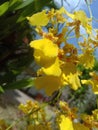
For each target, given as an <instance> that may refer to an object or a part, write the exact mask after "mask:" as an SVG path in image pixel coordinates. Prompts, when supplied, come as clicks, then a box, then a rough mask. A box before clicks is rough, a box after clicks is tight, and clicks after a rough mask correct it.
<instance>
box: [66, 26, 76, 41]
mask: <svg viewBox="0 0 98 130" xmlns="http://www.w3.org/2000/svg"><path fill="white" fill-rule="evenodd" d="M74 28H75V27H73V28H72V29H71V30H69V32H68V33H67V35H66V36H65V38H66V39H67V37H68V35H69V34H70V33H71V32H72V31H73V30H74Z"/></svg>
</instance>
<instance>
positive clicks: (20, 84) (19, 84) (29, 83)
mask: <svg viewBox="0 0 98 130" xmlns="http://www.w3.org/2000/svg"><path fill="white" fill-rule="evenodd" d="M24 87H34V78H27V79H22V80H19V81H16V82H13V83H11V84H9V85H6V86H5V87H4V90H6V89H21V88H24Z"/></svg>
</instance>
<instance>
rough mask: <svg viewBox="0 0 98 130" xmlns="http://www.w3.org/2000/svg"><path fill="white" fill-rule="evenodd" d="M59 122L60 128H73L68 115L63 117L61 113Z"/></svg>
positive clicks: (61, 129) (69, 129)
mask: <svg viewBox="0 0 98 130" xmlns="http://www.w3.org/2000/svg"><path fill="white" fill-rule="evenodd" d="M59 118H60V122H59V127H60V130H74V128H73V125H72V121H71V119H70V118H69V117H65V116H64V115H61V116H60V117H59Z"/></svg>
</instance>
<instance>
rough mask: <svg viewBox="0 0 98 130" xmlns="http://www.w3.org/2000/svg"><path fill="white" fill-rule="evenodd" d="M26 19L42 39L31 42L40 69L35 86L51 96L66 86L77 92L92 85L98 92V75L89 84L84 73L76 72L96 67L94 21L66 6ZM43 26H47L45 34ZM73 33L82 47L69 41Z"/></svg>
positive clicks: (96, 38) (83, 13)
mask: <svg viewBox="0 0 98 130" xmlns="http://www.w3.org/2000/svg"><path fill="white" fill-rule="evenodd" d="M27 19H28V20H29V22H30V24H31V25H33V26H35V27H36V28H35V29H36V31H37V33H38V34H39V35H40V36H41V37H42V38H41V39H38V40H34V41H31V43H30V46H31V47H32V48H34V58H35V61H36V63H37V64H38V65H39V66H40V69H39V70H38V71H37V77H36V78H35V86H36V87H37V88H38V89H43V88H44V90H45V92H46V93H47V95H51V94H52V93H53V92H54V91H55V90H58V89H61V88H62V87H63V86H66V85H67V86H70V87H71V88H72V89H74V90H77V89H78V88H80V87H81V83H82V84H87V83H91V84H92V85H93V90H94V91H95V92H97V88H98V80H97V79H98V75H96V76H94V75H93V76H91V77H92V78H91V79H89V81H87V80H85V79H84V80H83V81H82V80H80V77H81V75H82V72H81V70H79V69H77V68H78V66H79V65H82V66H83V67H85V68H86V69H92V68H93V67H94V61H95V59H94V55H93V53H94V50H95V48H96V47H98V37H97V32H96V36H93V33H92V31H93V30H92V19H91V18H88V17H87V16H86V14H85V12H83V11H81V10H80V11H76V12H74V13H73V14H71V13H69V12H67V11H66V10H65V9H64V8H63V7H62V8H61V9H59V10H54V9H51V10H50V11H46V10H43V11H42V12H39V13H36V14H34V15H32V16H31V17H27ZM59 25H63V28H60V29H59ZM44 26H47V27H48V30H47V31H46V32H45V29H43V27H44ZM80 27H82V28H84V29H85V33H86V36H85V35H82V34H81V31H80ZM59 30H60V31H59ZM73 32H74V33H75V38H77V39H78V41H79V38H82V42H81V41H80V42H78V45H79V48H77V47H75V44H70V43H69V42H68V40H69V38H70V37H71V36H70V35H71V33H73ZM95 77H96V78H95Z"/></svg>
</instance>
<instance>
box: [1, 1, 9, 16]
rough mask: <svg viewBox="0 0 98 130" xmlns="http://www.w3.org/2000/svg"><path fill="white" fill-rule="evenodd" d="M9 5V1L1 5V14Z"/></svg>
mask: <svg viewBox="0 0 98 130" xmlns="http://www.w3.org/2000/svg"><path fill="white" fill-rule="evenodd" d="M8 7H9V2H5V3H3V4H2V5H0V16H1V15H3V14H4V13H5V12H6V11H7V10H8Z"/></svg>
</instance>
